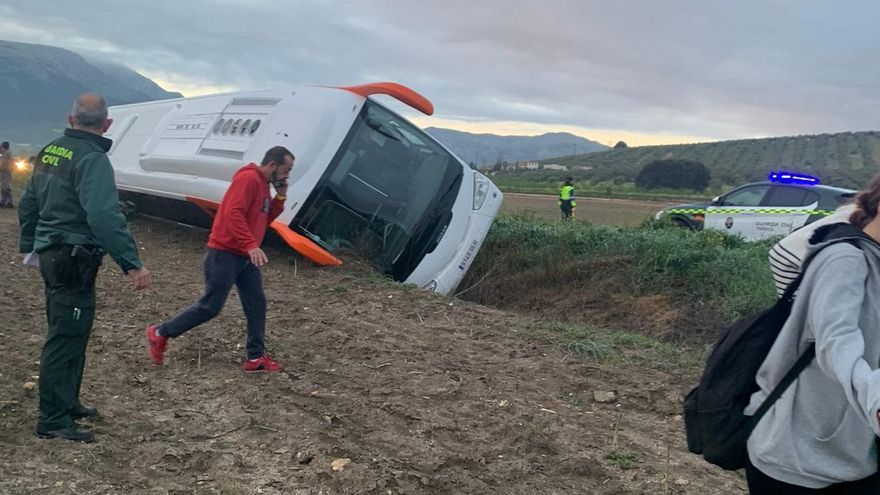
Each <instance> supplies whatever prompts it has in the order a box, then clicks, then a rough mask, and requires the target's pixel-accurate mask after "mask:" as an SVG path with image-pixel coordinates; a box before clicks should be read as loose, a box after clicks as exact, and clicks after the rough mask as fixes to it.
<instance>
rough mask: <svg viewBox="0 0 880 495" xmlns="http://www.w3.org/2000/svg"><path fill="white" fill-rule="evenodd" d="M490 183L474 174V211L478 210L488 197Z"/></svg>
mask: <svg viewBox="0 0 880 495" xmlns="http://www.w3.org/2000/svg"><path fill="white" fill-rule="evenodd" d="M490 188H491V182H489V179H487V178H485V177H483V176H482V175H480V174H476V173H475V174H474V209H475V210H479V209H480V208H482V207H483V202H485V201H486V196H488V195H489V189H490Z"/></svg>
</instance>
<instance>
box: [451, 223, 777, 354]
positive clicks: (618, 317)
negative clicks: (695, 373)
mask: <svg viewBox="0 0 880 495" xmlns="http://www.w3.org/2000/svg"><path fill="white" fill-rule="evenodd" d="M770 245H771V241H765V242H757V243H747V242H744V241H742V240H741V239H739V238H736V237H731V236H727V235H724V234H721V233H719V232H714V231H689V230H684V229H680V228H677V227H671V226H666V225H664V224H662V223H656V222H649V223H646V224H645V225H644V226H643V227H640V228H636V229H624V228H618V227H609V226H590V225H584V224H578V223H562V222H542V221H536V220H534V219H533V218H528V217H522V216H501V217H499V218H498V220H497V221H496V223H495V225H494V226H493V227H492V230H491V231H490V233H489V236H488V237H487V239H486V241H485V243H484V245H483V248H482V250H481V251H480V254H479V256H478V257H477V259H476V260H475V264H474V266H473V267H472V268H471V269H470V271H469V273H468V276H467V278H466V279H465V280H464V281H463V282H462V284H461V285H460V287H459V291H460V294H461V296H462V297H463V298H465V299H468V300H472V301H476V302H480V303H483V304H488V305H493V306H497V307H502V308H508V309H514V310H518V311H523V312H527V313H532V314H537V315H539V316H540V317H541V318H545V319H548V320H559V321H563V322H568V323H572V324H576V325H599V326H602V327H608V328H614V329H620V330H628V331H636V332H639V333H642V334H646V335H649V336H653V337H662V338H664V339H667V340H670V341H674V342H709V341H712V340H713V339H714V338H715V336H716V335H717V331H718V330H719V329H720V328H721V327H723V326H724V325H726V324H727V323H729V322H731V321H733V320H734V319H736V318H738V317H740V316H742V315H744V314H748V313H751V312H754V311H756V310H758V309H761V308H763V307H766V306H767V305H769V304H770V303H771V302H772V301H773V300H774V297H775V295H774V294H775V292H774V288H773V284H772V280H771V278H770V272H769V266H768V264H767V250H768V249H769V247H770Z"/></svg>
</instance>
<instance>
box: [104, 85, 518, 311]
mask: <svg viewBox="0 0 880 495" xmlns="http://www.w3.org/2000/svg"><path fill="white" fill-rule="evenodd" d="M374 94H385V95H390V96H392V97H394V98H396V99H398V100H400V101H402V102H404V103H406V104H407V105H409V106H411V107H413V108H415V109H417V110H419V111H421V112H423V113H425V114H427V115H431V114H432V113H433V107H432V105H431V103H430V102H429V101H428V100H427V99H425V98H424V97H422V96H421V95H419V94H418V93H415V92H414V91H412V90H410V89H409V88H406V87H405V86H402V85H399V84H396V83H376V84H366V85H362V86H351V87H297V88H286V89H279V90H266V91H249V92H237V93H227V94H221V95H212V96H202V97H194V98H183V99H176V100H164V101H157V102H149V103H139V104H134V105H123V106H116V107H111V108H110V117H111V118H113V119H114V122H113V125H112V126H111V127H110V129H109V130H108V132H107V133H106V136H107V137H108V138H110V139H112V140H113V147H112V148H111V150H110V153H109V155H110V159H111V161H112V162H113V167H114V169H115V172H116V182H117V185H118V187H119V193H120V199H121V200H123V201H126V202H129V203H131V204H133V206H134V209H135V210H136V211H138V212H142V213H145V214H149V215H154V216H158V217H161V218H166V219H169V220H173V221H176V222H180V223H184V224H188V225H195V226H200V227H210V222H211V217H212V215H213V212H214V210H215V209H216V206H217V205H218V204H219V202H220V200H221V199H222V197H223V194H224V193H225V191H226V188H227V187H228V185H229V181H230V180H231V178H232V175H233V174H234V173H235V171H236V170H238V168H239V167H241V166H242V165H243V164H246V163H248V162H259V161H260V159H261V158H262V155H263V153H265V151H266V150H267V149H268V148H270V147H272V146H275V145H282V146H285V147H287V148H288V149H290V150H291V151H292V152H293V153H294V154H295V155H296V164H295V166H294V169H293V172H292V174H291V185H290V189H289V190H288V193H287V196H288V199H287V203H286V208H287V209H286V210H285V212H284V213H282V214H281V216H280V217H278V219H277V220H275V222H273V224H272V228H273V229H274V230H275V231H276V232H277V233H278V234H279V235H280V237H281V238H282V239H283V240H284V241H285V242H286V243H287V244H288V245H289V246H290V247H291V248H293V249H294V250H296V251H297V252H299V253H300V254H302V255H303V256H304V257H306V258H308V259H310V260H312V261H314V262H315V263H318V264H320V265H337V264H340V263H341V261H340V259H339V258H338V257H337V254H338V252H339V249H340V248H349V249H353V250H355V251H356V252H358V253H360V254H362V255H364V256H366V257H367V258H369V259H370V260H371V261H372V262H373V263H374V264H375V265H376V266H377V267H378V269H379V270H380V271H382V272H383V273H385V274H387V275H389V276H391V277H392V278H394V279H395V280H398V281H401V282H407V283H413V284H417V285H419V286H421V287H424V288H426V289H429V290H432V291H435V292H440V293H444V294H449V293H451V292H452V291H453V290H455V288H456V286H457V285H458V284H459V282H461V279H462V278H463V277H464V274H465V272H466V271H467V269H468V267H469V266H470V264H471V262H472V261H473V259H474V256H475V255H476V252H477V251H478V250H479V248H480V245H481V244H482V242H483V239H484V237H485V236H486V234H487V232H488V230H489V227H490V226H491V224H492V221H493V219H494V218H495V215H496V214H497V212H498V209H499V208H500V206H501V201H502V195H501V192H500V191H499V190H498V188H497V187H496V186H495V185H494V184H493V183H492V182H491V181H490V180H489V179H488V178H486V177H485V176H484V175H482V174H480V173H479V172H476V171H474V170H471V169H470V168H469V167H468V166H467V165H466V164H465V163H464V162H463V161H462V160H460V159H459V158H457V157H456V156H455V155H453V154H452V153H451V152H449V150H447V149H446V148H445V147H443V146H442V145H441V144H439V143H438V142H437V141H436V140H435V139H433V138H432V137H431V136H429V135H428V134H426V133H425V132H424V131H422V130H421V129H419V128H418V127H416V126H415V125H413V124H411V123H410V122H408V121H407V120H406V119H404V118H402V117H401V116H399V115H397V114H395V113H394V112H392V111H390V110H388V109H387V108H385V107H384V106H382V105H380V104H379V103H377V102H376V101H374V100H373V99H371V98H369V96H370V95H374Z"/></svg>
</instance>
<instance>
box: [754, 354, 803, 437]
mask: <svg viewBox="0 0 880 495" xmlns="http://www.w3.org/2000/svg"><path fill="white" fill-rule="evenodd" d="M814 357H816V343H815V342H812V343H810V345H809V346H808V347H807V350H806V351H804V353H803V354H801V356H800V357H799V358H798V360H797V361H795V363H794V366H792V367H791V369H790V370H788V373H786V374H785V376H784V377H782V381H780V382H779V384H778V385H776V387H775V388H774V389H773V391H772V392H770V395H768V396H767V398H766V399H764V402H763V403H762V404H761V407H759V408H758V410H757V411H755V414H753V415H752V420H751V422H750V423H749V432H750V433H751V431H752V430H754V429H755V426H757V425H758V421H761V418H763V417H764V414H766V413H767V411H769V410H770V408H771V407H772V406H773V404H774V403H775V402H776V401H777V400H779V398H780V397H782V394H784V393H785V391H786V389H788V387H789V385H791V384H792V382H794V381H795V380H796V379H797V377H798V375H800V374H801V371H804V369H805V368H806V367H807V366H809V365H810V363H811V362H812V361H813V358H814Z"/></svg>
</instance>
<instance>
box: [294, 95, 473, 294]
mask: <svg viewBox="0 0 880 495" xmlns="http://www.w3.org/2000/svg"><path fill="white" fill-rule="evenodd" d="M461 169H462V167H461V165H460V164H459V162H458V160H457V159H455V158H454V157H453V156H452V155H451V154H450V153H449V152H447V151H446V150H445V149H443V147H441V146H440V145H439V144H437V143H436V142H434V141H433V140H432V139H431V138H430V137H429V136H428V135H427V134H425V133H424V132H423V131H421V130H420V129H418V128H416V127H415V126H413V125H411V124H409V123H407V122H406V121H404V120H403V119H401V118H400V117H398V116H397V115H395V114H394V113H392V112H390V111H389V110H387V109H385V108H383V107H382V106H380V105H379V104H377V103H375V102H373V101H372V100H368V101H367V103H366V104H365V105H364V108H363V110H362V111H361V113H360V115H359V116H358V117H357V118H356V119H355V122H354V125H353V126H352V129H351V130H350V131H349V133H348V136H347V137H346V139H345V141H344V142H343V144H342V146H341V147H340V150H339V151H338V152H337V154H336V156H335V157H334V158H333V161H332V162H331V163H330V166H329V167H328V168H327V170H326V171H325V173H324V175H323V176H322V178H321V180H320V181H319V182H318V184H317V186H316V187H315V190H314V191H313V192H312V194H311V195H310V196H309V198H308V200H307V201H306V203H305V204H304V205H303V208H302V209H301V210H300V213H298V214H297V217H296V218H295V219H294V223H296V224H297V225H294V228H295V229H297V230H300V231H301V232H302V233H304V234H305V235H307V236H308V237H310V238H312V240H314V241H316V242H318V243H319V244H320V245H321V246H322V247H324V248H325V249H327V250H329V251H335V250H337V249H339V248H348V249H352V250H354V251H356V252H357V253H358V254H360V255H362V256H365V257H367V258H369V259H370V260H372V261H373V262H375V263H376V264H377V265H378V268H379V269H380V270H382V271H383V272H385V273H389V274H393V275H395V278H399V279H403V278H406V276H408V275H409V273H411V271H412V268H414V267H415V264H417V261H416V260H414V259H413V256H414V254H413V253H414V252H417V251H421V250H419V249H417V246H413V243H415V242H417V241H420V240H421V239H420V238H421V237H423V236H421V235H420V234H421V233H422V231H423V230H424V229H425V228H426V226H427V225H428V224H429V223H430V218H427V217H432V216H435V215H436V214H437V207H438V205H439V203H443V205H444V206H445V207H446V208H447V209H448V208H450V207H451V204H448V205H447V204H446V203H448V201H445V200H443V198H442V196H444V193H445V192H447V191H448V190H449V189H450V185H451V184H452V183H453V182H454V179H455V178H456V176H457V175H461V174H462V171H461ZM456 191H457V189H456ZM422 241H423V240H422ZM423 255H424V253H421V254H419V255H417V257H418V260H421V257H423ZM403 258H406V259H403ZM403 265H405V266H403Z"/></svg>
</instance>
